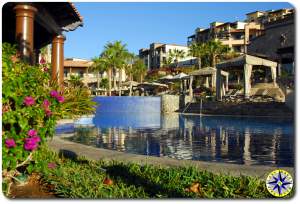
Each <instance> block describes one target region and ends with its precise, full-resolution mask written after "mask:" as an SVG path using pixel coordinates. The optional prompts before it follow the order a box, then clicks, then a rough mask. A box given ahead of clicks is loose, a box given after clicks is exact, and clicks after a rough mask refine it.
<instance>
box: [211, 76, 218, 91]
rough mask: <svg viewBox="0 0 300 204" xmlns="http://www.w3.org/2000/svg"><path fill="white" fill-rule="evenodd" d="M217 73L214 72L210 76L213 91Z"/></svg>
mask: <svg viewBox="0 0 300 204" xmlns="http://www.w3.org/2000/svg"><path fill="white" fill-rule="evenodd" d="M216 82H217V74H216V73H214V74H213V75H212V77H211V87H212V90H213V91H216Z"/></svg>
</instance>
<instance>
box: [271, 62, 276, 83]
mask: <svg viewBox="0 0 300 204" xmlns="http://www.w3.org/2000/svg"><path fill="white" fill-rule="evenodd" d="M271 76H272V80H273V85H274V86H275V87H277V83H276V67H275V66H274V67H271Z"/></svg>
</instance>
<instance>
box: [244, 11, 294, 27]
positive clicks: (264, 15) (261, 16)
mask: <svg viewBox="0 0 300 204" xmlns="http://www.w3.org/2000/svg"><path fill="white" fill-rule="evenodd" d="M293 13H294V9H287V8H283V9H278V10H269V11H254V12H251V13H247V14H246V16H247V19H246V20H245V22H256V23H261V24H264V23H268V22H273V21H277V20H279V19H284V18H286V17H288V16H289V15H291V14H293Z"/></svg>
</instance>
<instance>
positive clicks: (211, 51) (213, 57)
mask: <svg viewBox="0 0 300 204" xmlns="http://www.w3.org/2000/svg"><path fill="white" fill-rule="evenodd" d="M206 51H207V55H208V57H209V58H210V65H211V66H212V67H215V66H216V61H217V59H220V58H221V57H222V55H224V54H226V53H228V52H229V51H230V48H229V47H228V46H227V45H223V44H222V43H221V42H220V41H218V40H211V41H208V42H207V43H206Z"/></svg>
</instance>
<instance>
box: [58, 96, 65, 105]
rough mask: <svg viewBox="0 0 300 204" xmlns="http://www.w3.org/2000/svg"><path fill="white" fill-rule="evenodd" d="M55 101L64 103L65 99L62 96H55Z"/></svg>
mask: <svg viewBox="0 0 300 204" xmlns="http://www.w3.org/2000/svg"><path fill="white" fill-rule="evenodd" d="M56 99H57V101H58V102H59V103H63V102H64V101H65V98H64V97H63V96H57V97H56Z"/></svg>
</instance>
